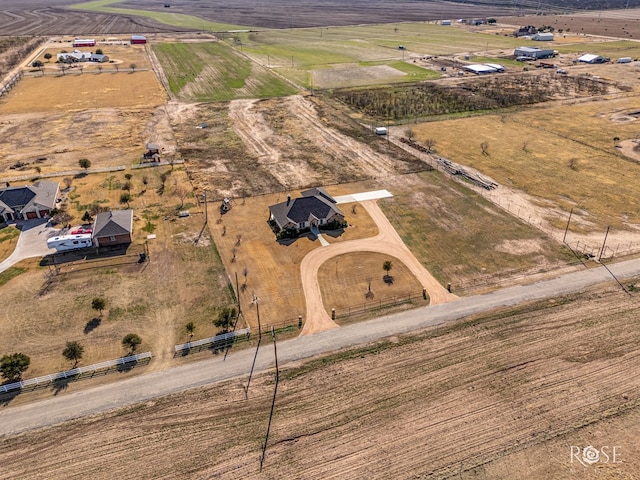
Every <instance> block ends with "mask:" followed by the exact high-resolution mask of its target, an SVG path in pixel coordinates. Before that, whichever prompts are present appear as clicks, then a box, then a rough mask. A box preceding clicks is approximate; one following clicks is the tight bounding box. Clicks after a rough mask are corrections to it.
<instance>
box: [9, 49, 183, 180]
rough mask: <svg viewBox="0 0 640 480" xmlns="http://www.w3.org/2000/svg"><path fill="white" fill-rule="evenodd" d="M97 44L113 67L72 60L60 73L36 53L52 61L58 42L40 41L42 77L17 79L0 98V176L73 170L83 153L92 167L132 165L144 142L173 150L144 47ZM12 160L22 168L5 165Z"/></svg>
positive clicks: (162, 99) (160, 94) (158, 88)
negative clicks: (99, 67) (43, 46)
mask: <svg viewBox="0 0 640 480" xmlns="http://www.w3.org/2000/svg"><path fill="white" fill-rule="evenodd" d="M103 48H104V52H105V54H108V55H112V57H113V60H114V62H116V63H115V64H105V65H104V66H103V70H102V72H100V71H98V70H97V65H94V64H93V65H86V66H85V67H84V68H83V70H84V73H81V72H80V71H79V67H78V66H77V65H76V66H74V68H72V69H71V70H70V71H68V72H66V73H65V74H64V75H62V73H61V72H60V71H59V70H58V66H57V65H56V64H55V63H53V62H47V61H46V60H45V59H44V57H43V55H44V53H46V52H49V53H51V54H52V55H54V58H55V55H56V54H57V53H59V52H60V51H61V50H63V49H65V45H60V46H58V45H55V46H48V47H47V48H46V49H43V50H42V51H41V52H40V58H41V60H42V61H43V62H44V63H45V68H44V72H45V75H44V76H41V74H40V73H36V74H35V75H34V76H25V77H24V78H23V79H22V80H21V81H20V82H19V83H18V85H17V87H16V88H14V89H13V90H12V91H11V93H10V94H9V95H6V96H3V97H2V98H1V99H0V115H2V119H1V120H0V138H2V140H3V141H2V146H1V147H0V157H1V160H0V176H2V178H3V179H7V180H12V179H14V178H15V179H20V180H22V179H26V178H30V177H29V176H31V175H33V176H34V177H35V176H37V174H38V173H39V172H38V171H37V169H39V170H40V173H43V174H50V173H55V172H59V171H69V170H77V169H78V160H79V159H80V158H88V159H89V160H90V161H91V162H92V166H93V167H94V168H96V167H98V168H100V167H113V166H119V165H131V164H133V163H139V161H140V157H141V156H142V154H143V153H144V146H145V144H146V143H147V142H157V143H159V144H160V145H161V146H162V148H164V149H165V153H166V154H171V155H173V154H174V153H175V139H174V136H173V131H172V130H171V127H170V125H169V120H168V117H167V115H166V111H165V109H164V104H165V102H166V99H167V94H166V93H165V92H164V89H163V88H162V85H161V84H160V82H159V81H158V80H157V78H156V76H155V75H154V73H153V72H152V71H151V70H149V68H150V62H149V60H148V57H147V55H146V53H145V49H144V48H142V47H126V46H115V45H113V46H104V47H103ZM68 49H69V48H68V45H67V50H68ZM131 64H135V65H136V70H135V71H132V70H131V68H130V66H131ZM117 65H120V67H118V68H119V69H120V72H119V73H118V72H116V71H115V67H116V66H117ZM140 68H142V69H144V70H142V71H140V70H137V69H140ZM36 160H38V162H37V163H36ZM16 164H18V165H22V166H21V167H19V168H17V169H12V170H10V169H9V167H10V166H12V165H16Z"/></svg>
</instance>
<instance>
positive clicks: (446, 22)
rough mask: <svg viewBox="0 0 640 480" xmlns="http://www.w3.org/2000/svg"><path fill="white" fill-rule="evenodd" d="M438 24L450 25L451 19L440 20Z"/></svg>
mask: <svg viewBox="0 0 640 480" xmlns="http://www.w3.org/2000/svg"><path fill="white" fill-rule="evenodd" d="M440 25H451V20H440Z"/></svg>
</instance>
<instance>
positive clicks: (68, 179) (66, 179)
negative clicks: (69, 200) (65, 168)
mask: <svg viewBox="0 0 640 480" xmlns="http://www.w3.org/2000/svg"><path fill="white" fill-rule="evenodd" d="M62 182H63V183H64V186H65V187H66V188H67V189H69V188H71V184H72V183H73V178H71V177H64V178H63V179H62Z"/></svg>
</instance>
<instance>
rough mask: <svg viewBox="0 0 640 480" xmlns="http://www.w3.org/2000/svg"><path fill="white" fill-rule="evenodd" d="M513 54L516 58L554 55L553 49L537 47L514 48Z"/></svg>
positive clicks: (539, 57) (537, 57)
mask: <svg viewBox="0 0 640 480" xmlns="http://www.w3.org/2000/svg"><path fill="white" fill-rule="evenodd" d="M513 54H514V55H515V56H516V58H530V59H532V60H539V59H541V58H550V57H553V56H555V54H556V52H555V51H554V50H549V49H543V48H538V47H518V48H516V49H515V50H514V52H513Z"/></svg>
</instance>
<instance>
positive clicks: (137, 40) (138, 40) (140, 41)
mask: <svg viewBox="0 0 640 480" xmlns="http://www.w3.org/2000/svg"><path fill="white" fill-rule="evenodd" d="M145 43H147V37H145V36H143V35H131V45H144V44H145Z"/></svg>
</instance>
